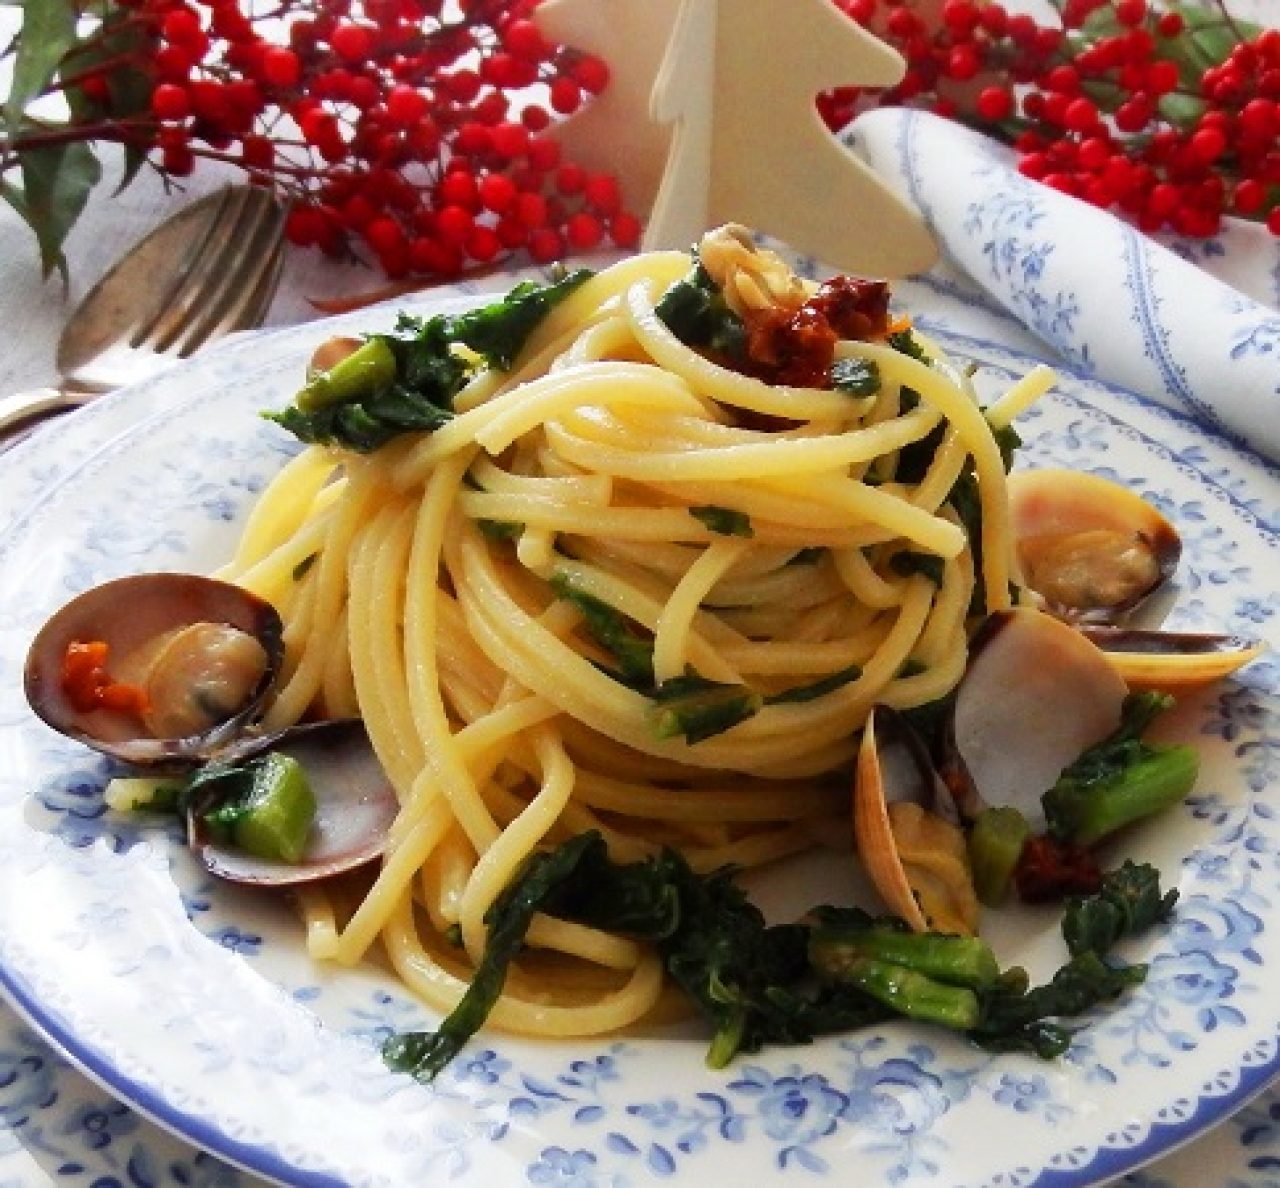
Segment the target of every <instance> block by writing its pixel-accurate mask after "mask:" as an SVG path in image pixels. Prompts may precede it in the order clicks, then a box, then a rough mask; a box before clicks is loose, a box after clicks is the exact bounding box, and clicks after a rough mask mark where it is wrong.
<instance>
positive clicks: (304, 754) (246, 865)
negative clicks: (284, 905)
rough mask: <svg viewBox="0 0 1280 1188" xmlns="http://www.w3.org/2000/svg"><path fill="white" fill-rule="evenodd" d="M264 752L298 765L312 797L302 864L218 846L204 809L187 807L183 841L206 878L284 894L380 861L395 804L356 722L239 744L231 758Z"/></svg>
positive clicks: (310, 726) (339, 722)
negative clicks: (312, 811) (312, 813)
mask: <svg viewBox="0 0 1280 1188" xmlns="http://www.w3.org/2000/svg"><path fill="white" fill-rule="evenodd" d="M267 751H279V752H283V753H284V754H286V755H290V756H292V757H293V758H294V759H296V760H297V761H298V762H299V763H301V764H302V766H303V768H304V769H305V771H306V772H307V775H308V777H309V779H310V782H311V790H312V792H314V793H315V798H316V816H315V820H314V822H313V824H312V826H311V833H310V834H309V836H308V839H307V848H306V850H305V852H304V853H303V856H302V860H301V861H300V862H297V863H292V862H273V861H270V860H268V859H263V858H258V857H255V856H254V855H252V854H246V853H244V852H243V851H241V850H236V849H232V848H230V847H228V846H222V845H219V844H217V843H216V842H214V841H212V840H211V839H210V838H209V837H208V836H207V833H206V831H205V829H204V828H203V825H202V822H201V819H200V814H201V813H202V812H203V811H205V810H206V809H208V808H209V807H210V806H209V805H208V804H207V803H206V804H193V805H192V806H191V810H190V812H189V813H188V818H187V825H188V837H189V841H190V844H191V848H192V850H193V851H194V852H195V854H196V856H197V857H198V858H199V859H200V861H201V862H202V863H203V864H204V865H205V867H206V868H207V869H208V870H209V872H210V873H211V874H214V875H216V876H217V877H218V878H220V879H226V880H228V881H229V882H233V883H247V884H252V885H254V886H259V887H266V886H271V887H289V886H297V885H299V884H301V883H312V882H316V881H318V880H320V879H328V878H333V877H334V876H335V875H339V874H345V873H346V872H347V871H350V870H354V869H356V868H357V867H360V866H364V865H366V864H367V863H370V862H373V861H375V860H376V859H377V858H379V857H381V855H382V853H383V852H384V850H385V849H386V843H387V836H388V833H389V831H390V829H391V823H392V822H393V821H394V820H395V817H396V814H397V813H398V812H399V810H400V804H399V801H398V800H397V798H396V794H395V790H394V789H393V788H392V786H391V783H390V781H389V780H388V779H387V777H386V775H385V774H384V772H383V770H382V766H381V764H379V762H378V758H377V756H376V754H375V753H374V750H373V746H372V745H371V744H370V742H369V735H368V733H367V732H366V731H365V728H364V724H363V723H362V722H360V721H359V720H358V719H346V718H344V719H341V720H336V721H330V722H314V723H309V724H307V725H304V726H295V727H293V728H292V729H290V730H286V731H283V732H281V733H280V734H276V735H272V736H263V737H260V738H256V739H251V740H250V739H245V740H243V741H242V742H240V743H238V744H237V745H236V747H235V758H237V759H240V760H243V759H249V758H252V757H253V756H254V755H258V754H264V753H266V752H267ZM226 757H227V756H226V755H224V756H223V758H226Z"/></svg>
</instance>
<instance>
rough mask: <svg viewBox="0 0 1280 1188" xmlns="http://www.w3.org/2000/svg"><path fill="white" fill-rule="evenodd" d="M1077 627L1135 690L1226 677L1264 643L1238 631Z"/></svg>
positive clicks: (1169, 689) (1189, 686)
mask: <svg viewBox="0 0 1280 1188" xmlns="http://www.w3.org/2000/svg"><path fill="white" fill-rule="evenodd" d="M1080 631H1081V634H1082V635H1083V636H1084V637H1085V638H1086V639H1087V640H1089V642H1090V643H1093V644H1095V645H1096V646H1097V647H1099V648H1101V649H1102V651H1103V653H1104V654H1105V655H1106V657H1107V660H1108V661H1109V662H1110V664H1111V666H1112V667H1113V668H1114V669H1115V670H1116V673H1117V674H1118V675H1119V677H1120V679H1121V680H1123V681H1124V683H1125V684H1126V685H1127V686H1128V687H1129V688H1130V689H1132V690H1135V691H1141V690H1146V689H1160V690H1163V691H1164V692H1166V693H1173V694H1179V693H1187V692H1190V691H1191V690H1193V689H1198V688H1201V687H1202V686H1204V685H1211V684H1213V683H1214V682H1215V681H1220V680H1222V679H1223V678H1225V677H1229V676H1230V675H1231V674H1232V673H1233V672H1235V671H1236V670H1237V669H1239V668H1243V667H1244V665H1246V664H1248V663H1249V661H1250V660H1256V659H1257V658H1258V657H1259V656H1260V655H1262V653H1263V652H1264V651H1265V650H1266V645H1265V644H1263V643H1260V642H1258V641H1257V640H1248V639H1242V638H1241V637H1240V636H1238V635H1214V634H1209V633H1201V632H1192V631H1145V630H1139V629H1137V628H1131V627H1103V626H1082V627H1081V628H1080Z"/></svg>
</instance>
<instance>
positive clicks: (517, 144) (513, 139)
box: [489, 123, 529, 161]
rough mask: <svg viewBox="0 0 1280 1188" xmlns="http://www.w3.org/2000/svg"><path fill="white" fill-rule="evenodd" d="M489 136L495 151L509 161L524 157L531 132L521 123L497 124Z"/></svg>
mask: <svg viewBox="0 0 1280 1188" xmlns="http://www.w3.org/2000/svg"><path fill="white" fill-rule="evenodd" d="M489 136H490V142H491V144H492V147H493V151H494V152H495V153H497V154H498V156H500V157H502V158H504V159H505V160H508V161H511V160H514V159H515V158H516V157H523V156H524V155H525V153H526V152H527V151H528V149H529V132H528V130H527V129H526V128H525V127H524V126H523V125H521V124H512V123H501V124H495V125H494V126H493V128H492V129H491V130H490V133H489Z"/></svg>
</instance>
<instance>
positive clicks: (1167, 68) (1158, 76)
mask: <svg viewBox="0 0 1280 1188" xmlns="http://www.w3.org/2000/svg"><path fill="white" fill-rule="evenodd" d="M1177 86H1178V68H1177V66H1175V65H1174V64H1173V63H1172V62H1165V61H1160V62H1152V63H1151V65H1150V66H1148V67H1147V76H1146V88H1147V90H1148V91H1150V92H1151V93H1152V94H1153V95H1167V94H1168V93H1169V92H1170V91H1173V90H1176V89H1177Z"/></svg>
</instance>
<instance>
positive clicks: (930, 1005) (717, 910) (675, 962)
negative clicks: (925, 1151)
mask: <svg viewBox="0 0 1280 1188" xmlns="http://www.w3.org/2000/svg"><path fill="white" fill-rule="evenodd" d="M730 875H731V872H729V871H723V870H722V871H716V872H713V873H711V874H706V875H700V874H697V873H696V872H695V871H693V870H692V868H691V867H690V866H689V864H688V863H687V862H686V861H685V859H684V858H683V857H681V856H680V855H679V854H678V853H676V852H675V851H673V850H664V851H663V852H661V853H660V854H657V855H655V856H654V857H652V858H646V859H644V860H642V861H640V862H632V863H617V862H614V861H613V860H612V859H610V857H609V853H608V848H607V846H606V844H605V841H604V839H603V837H601V835H600V834H599V833H597V832H590V833H584V834H581V835H579V836H578V837H575V838H573V839H572V840H570V841H568V842H565V843H564V844H563V845H561V846H560V847H559V849H557V850H554V851H550V852H547V853H541V854H538V855H537V856H535V857H534V858H533V859H531V860H530V861H529V863H528V864H527V865H526V867H525V870H524V872H523V873H522V874H521V875H520V876H519V877H518V878H517V879H516V881H515V882H514V883H513V884H512V885H511V886H510V887H508V888H507V890H506V891H504V892H503V894H502V895H501V896H499V898H498V899H497V900H496V901H495V902H494V905H493V907H492V908H491V909H490V910H489V912H488V913H487V915H486V917H485V919H486V922H487V923H488V925H489V944H488V948H487V949H486V951H485V955H484V958H483V960H482V961H481V964H480V967H479V969H478V970H477V971H476V975H475V979H474V981H473V982H472V985H471V987H470V989H469V990H468V991H467V994H466V995H465V996H464V997H463V1000H462V1001H461V1002H460V1003H459V1005H458V1007H457V1008H456V1009H455V1010H454V1011H453V1013H452V1014H451V1015H450V1016H449V1017H448V1018H447V1019H446V1020H445V1021H444V1023H443V1024H442V1025H441V1027H440V1028H439V1030H437V1031H435V1032H417V1033H412V1034H410V1035H405V1036H398V1037H396V1038H394V1039H392V1040H390V1041H389V1042H388V1043H387V1044H386V1045H385V1046H384V1048H383V1055H384V1057H385V1058H386V1060H387V1062H388V1063H389V1064H390V1065H391V1066H392V1067H393V1068H395V1069H398V1070H402V1071H407V1072H410V1073H412V1074H413V1075H414V1076H415V1077H418V1078H419V1079H420V1080H430V1079H431V1078H433V1077H434V1076H435V1075H436V1074H437V1073H438V1072H439V1071H440V1069H441V1068H443V1067H444V1065H445V1064H447V1063H448V1061H449V1060H450V1059H452V1058H453V1056H454V1055H456V1054H457V1052H458V1050H459V1049H460V1048H461V1046H462V1045H463V1044H464V1043H465V1042H466V1040H467V1039H468V1038H469V1037H470V1036H471V1035H472V1034H474V1032H475V1031H476V1029H477V1028H479V1027H480V1026H481V1024H482V1023H483V1022H484V1019H485V1017H486V1016H487V1014H488V1012H489V1011H490V1010H491V1009H492V1006H493V1003H494V1001H495V1000H496V998H497V996H498V994H499V993H500V991H501V988H502V984H503V981H504V980H505V978H506V971H507V968H508V966H509V965H510V962H511V960H512V958H513V957H514V956H515V955H516V954H517V953H518V951H519V949H520V946H521V944H522V943H523V940H524V937H525V935H526V933H527V931H528V927H529V922H530V921H531V920H532V918H533V915H534V913H535V912H538V911H543V912H546V913H547V914H549V915H552V916H557V917H560V918H562V919H566V920H572V921H575V922H577V923H580V924H585V925H589V926H591V927H593V928H601V929H605V930H607V931H609V932H613V933H617V934H620V935H624V936H629V937H633V938H635V939H636V940H642V941H647V942H650V943H652V944H654V945H655V946H656V947H657V951H658V954H659V956H660V957H661V959H662V962H663V965H664V967H665V969H666V971H667V973H668V975H669V976H670V977H671V979H672V980H673V981H674V982H675V983H676V985H677V986H679V987H680V989H681V990H682V991H683V992H684V993H685V994H686V995H687V996H688V997H689V999H690V1000H691V1001H692V1002H693V1003H694V1004H695V1005H696V1006H697V1008H698V1010H699V1012H700V1013H701V1014H702V1015H703V1016H704V1018H705V1019H706V1020H707V1021H708V1023H709V1024H710V1026H711V1030H712V1037H711V1041H710V1045H709V1048H708V1052H707V1062H708V1063H709V1064H710V1065H711V1066H712V1067H715V1068H720V1067H723V1066H724V1065H725V1064H727V1063H728V1062H729V1061H730V1060H731V1059H732V1058H733V1057H734V1056H735V1055H737V1054H738V1053H740V1052H754V1051H756V1050H758V1049H759V1048H760V1047H762V1046H763V1045H765V1044H798V1043H808V1042H810V1041H811V1040H812V1039H813V1038H814V1037H815V1036H819V1035H826V1034H830V1033H832V1032H840V1031H849V1030H852V1029H854V1028H858V1027H863V1026H867V1025H870V1024H872V1023H877V1022H881V1021H883V1020H885V1019H889V1018H892V1017H894V1016H903V1017H907V1018H914V1019H920V1020H925V1021H929V1022H934V1023H938V1024H940V1025H942V1026H945V1027H948V1028H951V1029H953V1030H957V1031H961V1032H964V1033H965V1034H967V1035H968V1036H969V1037H970V1038H972V1039H974V1040H975V1041H976V1042H978V1043H980V1044H982V1045H983V1046H985V1047H988V1048H991V1049H995V1050H1021V1051H1030V1052H1034V1053H1036V1054H1038V1055H1040V1056H1043V1057H1046V1058H1047V1057H1051V1056H1056V1055H1059V1054H1061V1052H1063V1051H1065V1049H1066V1047H1067V1046H1068V1045H1069V1043H1070V1039H1071V1035H1070V1032H1069V1031H1068V1030H1067V1028H1065V1027H1064V1026H1063V1025H1062V1024H1061V1023H1060V1022H1054V1021H1052V1020H1060V1019H1064V1018H1069V1017H1071V1016H1073V1015H1078V1014H1081V1013H1082V1012H1084V1011H1087V1010H1090V1009H1092V1008H1093V1007H1094V1006H1096V1005H1097V1004H1098V1003H1101V1002H1105V1001H1106V1000H1108V999H1110V998H1114V997H1115V996H1116V995H1118V994H1119V993H1121V992H1122V991H1123V990H1125V989H1126V988H1127V987H1130V986H1133V985H1136V984H1137V983H1138V982H1140V981H1141V980H1142V978H1143V977H1144V976H1145V968H1144V967H1143V966H1131V967H1118V968H1117V967H1112V966H1109V965H1106V964H1105V963H1104V962H1102V960H1101V958H1100V957H1099V955H1098V953H1096V952H1094V951H1092V950H1090V951H1088V952H1085V953H1082V954H1079V955H1076V956H1074V957H1073V958H1072V959H1071V961H1069V962H1068V963H1067V965H1065V966H1064V967H1063V968H1062V969H1060V970H1059V971H1058V973H1057V974H1055V975H1054V977H1053V979H1052V980H1051V981H1050V982H1049V983H1048V984H1046V985H1044V986H1039V987H1036V988H1034V989H1030V988H1029V987H1028V979H1027V975H1026V972H1025V971H1024V970H1022V969H1019V968H1013V969H1008V970H1004V971H1001V970H1000V968H999V966H998V964H997V962H996V959H995V956H994V954H993V953H992V951H991V949H990V947H989V946H988V945H987V944H986V942H985V941H983V940H980V939H978V938H975V937H958V936H943V935H941V934H938V933H913V932H911V931H909V930H908V929H907V926H906V925H905V924H904V923H903V922H902V921H901V920H895V919H892V918H884V917H879V918H878V917H874V916H872V915H870V914H869V913H867V912H864V911H862V910H861V909H858V908H833V907H826V906H824V907H817V908H814V909H813V910H812V911H811V912H810V913H809V914H808V915H807V916H806V917H805V919H804V920H803V921H802V922H800V923H796V924H777V925H770V924H768V923H767V922H766V921H765V919H764V916H763V915H762V914H761V912H760V910H759V909H758V908H756V907H755V906H754V905H753V904H752V903H751V902H750V901H749V900H748V899H747V897H746V895H745V893H744V892H743V891H742V890H741V888H739V887H738V886H737V885H736V884H735V883H734V882H733V880H732V878H731V877H730ZM1116 878H1117V880H1118V881H1117V883H1116V886H1115V889H1114V894H1115V895H1117V896H1118V897H1119V898H1120V899H1121V900H1122V901H1124V902H1125V903H1134V904H1135V906H1134V907H1133V908H1132V910H1131V913H1130V919H1131V924H1132V928H1133V929H1135V930H1136V929H1138V928H1140V927H1143V926H1145V924H1144V921H1148V920H1149V919H1150V918H1152V916H1153V914H1154V913H1153V912H1152V911H1151V909H1150V908H1149V906H1148V904H1149V902H1151V893H1150V892H1149V890H1147V889H1146V888H1147V883H1146V881H1145V879H1146V876H1143V877H1142V878H1140V879H1138V884H1139V886H1140V887H1141V888H1142V889H1141V890H1140V891H1137V892H1135V891H1134V889H1133V886H1134V884H1133V880H1134V875H1133V873H1132V872H1129V871H1127V870H1124V869H1122V870H1121V871H1120V872H1118V874H1117V876H1116ZM1155 899H1156V901H1158V902H1159V903H1161V904H1163V903H1165V902H1167V899H1168V897H1164V898H1163V899H1162V898H1160V897H1159V894H1158V891H1157V892H1156V893H1155ZM1170 906H1171V904H1170Z"/></svg>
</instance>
